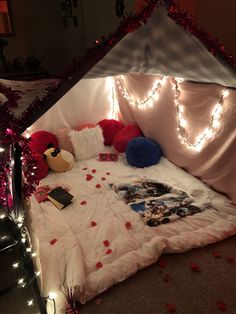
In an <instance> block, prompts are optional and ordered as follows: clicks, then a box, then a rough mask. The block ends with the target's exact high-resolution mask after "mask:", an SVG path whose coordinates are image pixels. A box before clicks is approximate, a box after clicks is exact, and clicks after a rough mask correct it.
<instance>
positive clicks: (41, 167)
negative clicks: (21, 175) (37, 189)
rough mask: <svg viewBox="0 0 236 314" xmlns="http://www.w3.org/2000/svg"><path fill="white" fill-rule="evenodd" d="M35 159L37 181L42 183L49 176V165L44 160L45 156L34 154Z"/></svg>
mask: <svg viewBox="0 0 236 314" xmlns="http://www.w3.org/2000/svg"><path fill="white" fill-rule="evenodd" d="M33 158H34V159H35V160H36V167H37V170H36V173H37V176H36V180H38V181H40V180H42V179H43V178H45V177H46V176H47V174H48V163H47V162H46V160H44V158H43V155H41V154H38V153H33Z"/></svg>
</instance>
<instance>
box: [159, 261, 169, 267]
mask: <svg viewBox="0 0 236 314" xmlns="http://www.w3.org/2000/svg"><path fill="white" fill-rule="evenodd" d="M158 265H159V267H161V268H165V267H166V266H167V262H166V261H165V260H163V259H160V260H159V261H158Z"/></svg>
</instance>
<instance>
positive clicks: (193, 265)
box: [190, 262, 201, 272]
mask: <svg viewBox="0 0 236 314" xmlns="http://www.w3.org/2000/svg"><path fill="white" fill-rule="evenodd" d="M190 268H191V270H192V271H193V272H200V271H201V268H200V267H199V266H198V264H196V263H194V262H191V263H190Z"/></svg>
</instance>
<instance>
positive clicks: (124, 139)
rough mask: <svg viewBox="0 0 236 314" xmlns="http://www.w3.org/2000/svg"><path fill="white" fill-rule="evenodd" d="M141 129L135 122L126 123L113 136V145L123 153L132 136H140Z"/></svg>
mask: <svg viewBox="0 0 236 314" xmlns="http://www.w3.org/2000/svg"><path fill="white" fill-rule="evenodd" d="M142 135H143V134H142V131H141V130H140V128H139V127H138V126H137V125H135V124H130V125H126V126H125V127H124V128H123V129H122V130H121V131H120V132H119V133H117V135H116V136H115V138H114V141H113V146H114V148H115V149H116V150H117V152H119V153H124V152H125V150H126V146H127V145H128V142H129V141H130V140H132V138H134V137H137V136H142Z"/></svg>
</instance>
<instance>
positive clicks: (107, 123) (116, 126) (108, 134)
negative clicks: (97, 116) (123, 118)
mask: <svg viewBox="0 0 236 314" xmlns="http://www.w3.org/2000/svg"><path fill="white" fill-rule="evenodd" d="M98 124H99V125H100V127H101V128H102V130H103V137H104V144H105V145H107V146H111V145H112V144H113V140H114V138H115V136H116V134H117V133H119V132H120V131H121V130H122V129H123V128H124V124H123V123H122V122H120V121H118V120H114V119H104V120H101V121H99V122H98Z"/></svg>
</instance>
